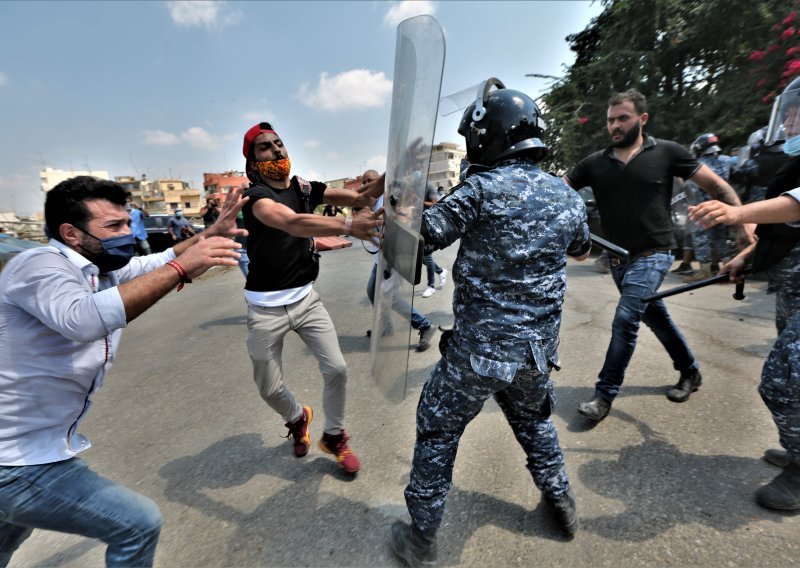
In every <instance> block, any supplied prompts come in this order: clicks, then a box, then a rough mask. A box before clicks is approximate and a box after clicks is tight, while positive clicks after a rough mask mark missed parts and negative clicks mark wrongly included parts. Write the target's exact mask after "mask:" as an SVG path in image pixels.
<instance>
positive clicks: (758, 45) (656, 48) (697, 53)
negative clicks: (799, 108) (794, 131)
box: [543, 0, 800, 171]
mask: <svg viewBox="0 0 800 568" xmlns="http://www.w3.org/2000/svg"><path fill="white" fill-rule="evenodd" d="M798 6H800V0H789V1H787V0H651V1H646V2H642V1H641V0H604V1H603V11H602V13H601V14H600V15H599V16H598V17H597V18H595V19H594V20H592V22H591V23H590V24H589V25H588V26H587V27H586V29H584V30H583V31H581V32H578V33H576V34H573V35H570V36H568V37H567V41H568V42H569V44H570V48H571V49H572V51H574V52H575V63H574V64H573V65H572V66H570V67H568V68H567V69H565V75H564V77H563V78H562V79H560V80H558V81H556V82H555V83H554V85H553V86H552V88H551V89H550V90H549V92H548V93H547V94H546V95H545V96H544V97H543V102H544V107H545V109H546V112H547V118H548V123H549V125H550V129H549V132H548V139H549V140H548V141H549V143H550V145H551V148H552V150H553V151H552V154H551V156H550V158H549V159H548V163H547V164H546V165H547V167H549V168H551V169H554V170H556V171H564V170H566V169H568V168H569V167H570V166H571V165H572V164H574V163H576V162H577V161H578V160H580V159H581V158H583V157H584V156H586V155H588V154H590V153H591V152H593V151H596V150H599V149H601V148H603V147H605V146H606V145H607V144H608V134H607V132H606V130H605V116H606V110H607V102H608V98H609V97H610V96H611V95H612V94H613V93H615V92H618V91H624V90H626V89H629V88H635V89H638V90H639V91H641V92H642V93H644V94H645V96H647V99H648V106H649V111H650V122H649V124H648V126H647V128H646V130H647V132H648V134H651V135H653V136H658V137H662V138H668V139H671V140H675V141H677V142H680V143H682V144H686V145H688V144H689V143H691V141H692V140H694V138H696V137H697V136H698V135H699V134H702V133H703V132H715V133H716V134H718V135H719V136H720V138H721V140H722V143H723V145H724V146H725V147H727V148H731V147H734V146H739V145H741V144H743V143H744V142H745V141H746V139H747V136H748V135H749V134H750V133H751V132H752V131H754V130H756V129H758V128H760V127H761V126H764V125H766V123H767V121H768V120H769V110H770V109H769V106H768V100H767V99H765V96H766V95H767V94H768V93H769V92H770V91H774V89H776V88H777V86H776V85H778V84H779V83H780V82H781V81H782V80H785V79H786V78H787V76H786V75H784V73H785V72H787V71H788V72H789V74H791V73H795V74H798V73H800V62H798V63H797V67H798V69H795V67H794V66H793V65H794V64H793V63H792V61H794V60H795V57H796V56H797V55H798V53H797V52H798V51H800V49H797V50H795V51H792V49H793V48H794V47H795V46H797V44H798V38H800V34H798V33H795V32H796V29H795V27H794V25H793V24H794V21H795V20H794V19H795V17H796V16H793V15H792V14H794V12H795V11H796V10H797V8H798ZM789 29H791V32H787V31H786V30H789ZM776 42H777V45H778V47H766V48H765V46H772V45H775V44H776ZM770 49H771V50H772V51H769V50H770ZM761 51H763V52H764V57H763V58H762V60H761V61H754V59H753V53H756V52H761ZM787 54H788V55H787ZM768 55H769V61H767V59H768V57H767V56H768ZM758 57H759V56H758V55H756V59H757V58H758ZM781 57H785V58H788V62H787V61H784V60H783V59H781ZM772 59H775V62H773V61H772ZM779 59H780V61H778V60H779ZM769 74H774V75H775V77H774V81H773V82H770V80H769V78H768V77H766V76H765V75H769ZM762 79H763V80H764V81H763V82H761V81H762ZM784 84H785V83H784Z"/></svg>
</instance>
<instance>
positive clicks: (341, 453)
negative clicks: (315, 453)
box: [319, 430, 361, 473]
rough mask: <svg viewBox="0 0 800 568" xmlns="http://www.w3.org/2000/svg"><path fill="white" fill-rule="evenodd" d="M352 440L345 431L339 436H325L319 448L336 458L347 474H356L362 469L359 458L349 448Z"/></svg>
mask: <svg viewBox="0 0 800 568" xmlns="http://www.w3.org/2000/svg"><path fill="white" fill-rule="evenodd" d="M349 439H350V436H348V435H347V434H346V433H345V431H344V430H342V431H341V432H340V433H339V434H323V435H322V439H320V441H319V448H320V449H321V450H322V451H323V452H325V453H326V454H331V455H333V456H335V457H336V464H337V465H338V466H339V467H340V468H342V469H343V470H345V471H346V472H347V473H356V472H357V471H358V470H359V469H361V462H360V461H358V456H357V455H355V454H354V453H353V450H351V449H350V448H349V447H348V446H347V440H349Z"/></svg>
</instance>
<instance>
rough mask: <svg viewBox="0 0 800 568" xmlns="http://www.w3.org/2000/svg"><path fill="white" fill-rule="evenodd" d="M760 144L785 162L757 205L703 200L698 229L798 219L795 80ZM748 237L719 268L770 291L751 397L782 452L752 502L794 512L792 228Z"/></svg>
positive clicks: (799, 341)
mask: <svg viewBox="0 0 800 568" xmlns="http://www.w3.org/2000/svg"><path fill="white" fill-rule="evenodd" d="M765 142H766V144H771V145H776V144H779V143H780V142H783V152H784V153H785V154H786V156H787V158H788V159H787V161H786V163H785V164H784V165H783V167H782V168H781V169H780V170H779V171H778V172H777V174H776V175H775V177H774V178H773V179H772V181H771V183H770V184H769V186H768V187H767V193H766V198H765V199H764V201H761V202H757V203H751V204H748V205H745V206H744V207H739V208H738V209H736V208H729V207H726V206H724V205H723V204H720V203H715V202H709V203H708V204H705V205H703V206H700V207H699V208H698V210H697V211H692V217H693V218H695V219H697V221H698V222H700V223H703V224H705V225H712V224H714V223H726V224H734V223H741V222H753V221H755V222H759V223H776V222H779V221H787V220H792V221H800V215H798V213H797V203H796V202H795V201H800V190H798V189H797V188H800V77H798V78H796V79H795V80H794V81H792V82H791V83H789V85H788V86H787V87H786V90H785V91H784V92H783V94H781V96H780V97H778V99H777V100H776V101H775V104H774V107H773V112H772V119H771V120H770V125H769V129H768V131H767V134H766V139H765ZM787 196H788V197H787ZM793 200H795V201H793ZM776 206H778V207H779V208H780V209H781V210H782V211H783V213H784V214H786V213H789V214H790V216H789V217H783V218H781V217H780V216H778V215H777V214H776V211H775V210H773V208H775V207H776ZM756 235H757V236H758V241H757V243H756V244H755V245H753V246H751V247H748V248H747V249H745V250H744V251H742V253H741V254H739V255H738V256H737V257H736V258H734V259H733V260H732V261H731V262H730V263H728V264H726V265H725V266H723V267H722V270H723V271H725V272H729V273H730V274H731V276H732V278H736V276H737V274H738V273H739V272H740V271H741V270H742V268H743V267H744V265H745V263H746V262H747V261H748V260H749V259H750V258H752V259H753V271H754V272H761V271H764V272H766V275H767V278H768V279H769V287H768V289H767V291H768V292H775V293H776V299H775V324H776V326H777V328H778V339H777V340H776V341H775V344H774V345H773V347H772V350H771V351H770V353H769V355H768V356H767V360H766V362H765V363H764V368H763V370H762V372H761V383H760V384H759V386H758V392H759V394H760V395H761V398H762V400H763V401H764V403H765V404H766V405H767V408H769V411H770V413H771V414H772V418H773V420H774V421H775V425H776V426H777V427H778V434H779V439H780V443H781V446H783V448H784V450H785V451H779V450H767V452H766V453H765V455H764V458H765V459H766V460H767V461H768V462H770V463H772V464H774V465H778V466H781V467H783V468H784V469H783V471H782V472H781V473H780V475H778V476H777V477H776V478H775V479H773V480H772V481H770V482H769V483H768V484H767V485H765V486H763V487H761V488H760V489H759V490H758V491H757V492H756V501H757V502H758V503H759V504H760V505H762V506H764V507H768V508H770V509H778V510H800V272H798V270H797V266H798V265H800V226H798V224H797V223H796V222H795V223H794V224H793V225H786V224H759V225H758V228H757V229H756Z"/></svg>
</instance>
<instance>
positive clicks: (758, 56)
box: [748, 50, 767, 61]
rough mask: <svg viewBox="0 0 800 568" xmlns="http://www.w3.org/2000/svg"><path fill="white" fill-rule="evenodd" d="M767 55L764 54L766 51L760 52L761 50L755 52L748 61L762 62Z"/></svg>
mask: <svg viewBox="0 0 800 568" xmlns="http://www.w3.org/2000/svg"><path fill="white" fill-rule="evenodd" d="M766 55H767V54H766V52H764V51H759V50H756V51H754V52H753V53H751V54H750V56H749V57H748V59H749V60H750V61H761V60H762V59H764V57H765V56H766Z"/></svg>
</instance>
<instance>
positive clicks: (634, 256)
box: [608, 248, 671, 268]
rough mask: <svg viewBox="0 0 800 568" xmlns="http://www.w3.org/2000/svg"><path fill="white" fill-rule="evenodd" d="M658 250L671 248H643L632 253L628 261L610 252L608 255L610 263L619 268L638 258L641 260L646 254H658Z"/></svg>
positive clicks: (668, 250) (667, 250) (669, 250)
mask: <svg viewBox="0 0 800 568" xmlns="http://www.w3.org/2000/svg"><path fill="white" fill-rule="evenodd" d="M657 252H671V249H668V248H659V249H647V250H643V251H640V252H637V253H635V254H632V255H631V256H630V258H629V259H628V261H627V263H626V262H625V261H624V260H622V259H621V258H619V257H618V256H614V255H613V254H611V253H609V255H608V263H609V264H610V265H611V266H613V267H614V268H617V267H618V266H622V265H623V264H631V263H632V262H634V261H636V260H639V259H640V258H644V257H646V256H652V255H654V254H656V253H657Z"/></svg>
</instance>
